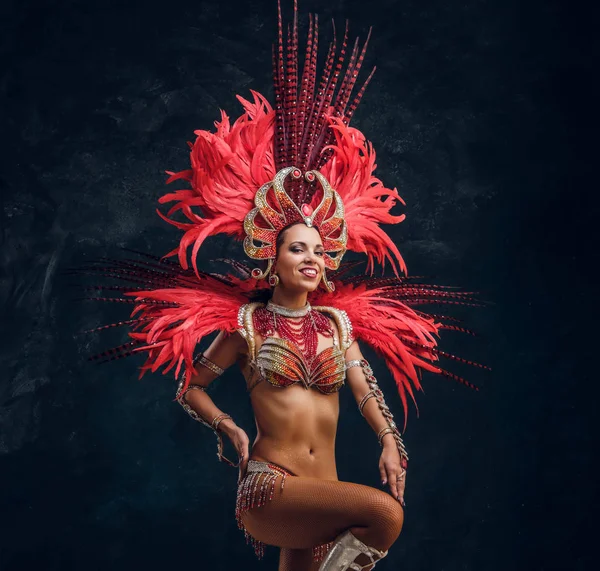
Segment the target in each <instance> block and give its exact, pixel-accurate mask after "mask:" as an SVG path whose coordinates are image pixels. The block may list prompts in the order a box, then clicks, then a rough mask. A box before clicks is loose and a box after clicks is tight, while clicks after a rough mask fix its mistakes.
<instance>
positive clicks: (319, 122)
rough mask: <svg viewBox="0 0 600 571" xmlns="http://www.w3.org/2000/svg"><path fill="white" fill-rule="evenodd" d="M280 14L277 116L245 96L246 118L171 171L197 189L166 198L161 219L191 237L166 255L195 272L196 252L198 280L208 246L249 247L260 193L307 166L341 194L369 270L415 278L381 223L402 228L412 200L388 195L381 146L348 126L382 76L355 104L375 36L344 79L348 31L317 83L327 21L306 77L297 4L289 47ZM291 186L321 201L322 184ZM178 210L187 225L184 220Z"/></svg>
mask: <svg viewBox="0 0 600 571" xmlns="http://www.w3.org/2000/svg"><path fill="white" fill-rule="evenodd" d="M278 9H279V11H278V36H277V37H278V41H277V45H276V46H274V47H273V64H274V68H273V82H274V92H275V109H273V108H272V107H271V106H270V104H269V103H268V102H267V100H266V99H265V98H264V97H263V96H262V95H260V94H259V93H257V92H255V91H252V101H247V100H246V99H243V98H242V97H239V96H238V100H239V101H240V102H241V103H242V106H243V108H244V114H243V115H241V116H240V117H238V118H237V119H236V120H235V121H234V122H233V124H231V123H230V120H229V117H228V116H227V114H225V113H224V112H221V120H220V121H218V122H216V123H215V127H216V129H215V131H214V132H210V131H206V130H199V131H196V140H195V142H194V143H193V144H190V146H191V153H190V158H191V169H188V170H185V171H182V172H179V173H169V174H170V175H171V176H170V177H169V179H168V181H167V182H168V183H172V182H175V181H180V180H183V181H185V182H187V183H188V185H189V187H190V188H188V189H182V190H176V191H174V192H170V193H168V194H166V195H164V196H163V197H162V198H161V199H160V200H159V202H160V203H161V204H166V203H174V205H173V206H172V207H171V208H170V210H169V211H168V212H167V213H166V214H162V213H161V212H159V215H160V216H161V217H162V218H163V219H164V220H166V221H167V222H169V223H170V224H173V225H174V226H176V227H177V228H179V229H181V230H183V231H184V235H183V237H182V238H181V241H180V244H179V247H178V248H177V249H175V250H172V251H171V252H169V253H168V254H167V255H166V257H169V256H174V255H176V254H178V256H179V262H180V264H181V266H182V267H183V268H185V269H187V268H188V261H187V250H188V248H189V247H190V246H191V247H192V251H191V261H192V267H193V268H194V271H195V272H196V273H197V272H198V268H197V266H196V256H197V253H198V250H199V248H200V247H201V246H202V244H203V243H204V241H205V240H206V239H207V238H208V237H210V236H214V235H216V234H227V235H229V236H233V237H234V238H236V239H238V240H242V239H243V238H244V236H245V233H244V229H243V221H244V217H245V216H246V214H247V213H248V212H249V211H250V210H251V209H252V208H253V206H254V204H253V200H254V196H255V194H256V192H257V191H258V189H259V188H260V187H261V186H262V185H263V184H265V183H267V182H269V181H271V180H272V179H273V178H274V176H275V174H276V173H277V172H278V171H280V170H281V169H282V168H285V167H288V166H297V167H299V168H300V169H301V170H302V171H307V170H311V169H317V168H318V169H319V170H320V171H321V172H322V173H323V175H324V176H325V177H326V178H327V179H328V180H329V182H330V183H331V184H332V186H333V188H334V189H335V190H337V191H338V193H339V194H340V196H341V197H342V200H343V202H344V207H345V212H346V221H347V226H348V229H349V236H348V244H347V246H348V249H350V250H354V251H356V252H362V253H364V254H366V255H367V257H368V262H369V263H368V265H367V271H371V272H372V271H373V269H374V266H375V264H376V263H378V264H381V265H383V266H385V263H386V262H389V263H390V264H391V266H392V268H393V270H394V272H395V273H396V275H398V274H399V273H401V272H406V267H405V265H404V262H403V260H402V256H401V255H400V252H399V251H398V248H397V247H396V245H395V244H394V243H393V242H392V240H391V239H390V238H389V236H387V234H386V233H385V232H384V230H383V229H381V228H380V225H381V224H397V223H399V222H401V221H402V220H403V219H404V215H393V214H391V213H390V211H391V209H392V208H393V207H394V206H395V205H396V204H397V203H398V202H400V203H403V202H402V199H401V198H400V196H399V194H398V192H397V191H396V189H389V188H386V187H385V186H384V185H383V183H382V182H381V181H380V180H379V179H378V178H377V177H375V176H374V174H373V173H374V170H375V167H376V165H375V152H374V151H373V147H372V145H371V144H370V143H369V142H367V141H366V139H365V137H364V135H363V134H362V133H361V132H360V131H358V130H357V129H354V128H351V127H349V126H348V123H349V121H350V118H351V116H352V114H353V113H354V110H355V109H356V106H357V105H358V102H359V101H360V98H361V97H362V94H363V93H364V89H365V87H366V84H367V83H368V82H369V81H370V79H371V77H372V73H371V75H369V77H368V78H367V80H366V82H365V83H364V84H363V86H362V87H361V89H360V90H359V93H358V94H357V95H356V96H355V97H354V99H353V100H352V103H350V101H351V98H352V92H353V88H354V87H355V85H356V81H357V78H358V74H359V72H360V68H361V66H362V63H363V61H364V57H365V51H366V47H367V43H368V41H369V37H370V32H369V37H367V41H366V42H365V43H364V45H363V46H362V49H361V48H360V46H359V43H358V40H356V41H355V42H354V47H353V49H352V51H351V53H350V57H349V61H348V64H347V68H346V71H345V73H342V69H343V66H344V63H345V60H346V46H347V43H348V25H347V24H346V29H345V33H344V38H343V40H342V44H341V48H340V51H339V53H338V50H337V49H336V39H335V36H334V39H333V42H332V43H331V45H330V48H329V51H328V54H327V58H326V62H325V67H324V70H323V72H322V74H321V77H320V80H319V81H318V82H317V73H316V62H317V45H318V37H317V35H318V21H317V17H316V16H314V17H313V16H311V18H310V21H309V29H308V37H307V43H306V49H305V52H304V58H305V60H304V66H303V69H302V74H301V77H300V79H299V77H298V73H299V71H298V70H299V69H300V66H299V65H298V52H299V47H298V21H297V7H296V3H294V18H293V23H292V26H291V27H289V28H288V33H287V34H286V37H287V42H286V45H285V46H284V41H283V37H284V34H283V22H282V18H281V8H280V7H278ZM340 77H341V78H342V79H341V85H339V86H338V83H339V80H340ZM317 84H318V85H317ZM289 184H290V188H289V189H288V190H289V192H290V195H291V196H292V198H293V199H294V200H295V201H296V203H297V204H298V206H300V205H301V204H302V203H304V202H306V203H310V202H311V200H313V202H314V201H315V200H317V198H316V197H315V192H316V190H317V188H318V185H316V184H315V183H310V182H308V181H305V180H304V179H301V180H296V181H290V183H289ZM177 212H181V214H183V216H184V217H185V218H186V219H187V221H180V220H176V219H174V218H173V215H174V214H175V213H177Z"/></svg>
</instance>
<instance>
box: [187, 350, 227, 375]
mask: <svg viewBox="0 0 600 571" xmlns="http://www.w3.org/2000/svg"><path fill="white" fill-rule="evenodd" d="M197 363H200V364H201V365H202V366H204V367H206V368H207V369H209V370H211V371H212V372H213V373H214V374H215V375H217V377H219V376H221V375H222V374H223V373H224V372H225V369H222V368H221V367H219V365H217V364H216V363H213V362H212V361H211V360H210V359H209V358H207V357H205V356H204V354H200V355H196V357H195V359H194V365H196V364H197Z"/></svg>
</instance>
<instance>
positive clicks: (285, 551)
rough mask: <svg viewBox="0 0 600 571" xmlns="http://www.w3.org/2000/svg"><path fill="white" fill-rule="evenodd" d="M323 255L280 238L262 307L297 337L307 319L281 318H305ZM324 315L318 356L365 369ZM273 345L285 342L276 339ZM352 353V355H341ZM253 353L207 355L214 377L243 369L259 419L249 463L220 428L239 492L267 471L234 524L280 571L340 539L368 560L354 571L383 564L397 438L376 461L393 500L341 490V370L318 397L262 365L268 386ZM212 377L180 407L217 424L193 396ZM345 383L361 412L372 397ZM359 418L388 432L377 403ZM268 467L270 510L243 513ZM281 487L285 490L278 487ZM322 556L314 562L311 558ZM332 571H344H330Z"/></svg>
mask: <svg viewBox="0 0 600 571" xmlns="http://www.w3.org/2000/svg"><path fill="white" fill-rule="evenodd" d="M323 255H324V251H323V244H322V240H321V237H320V235H319V232H318V231H317V230H316V229H315V228H309V227H307V226H306V225H304V224H294V225H292V226H290V227H288V228H287V229H285V230H284V231H282V232H280V234H279V238H278V243H277V257H276V261H275V264H274V271H273V274H272V275H274V276H277V278H278V280H277V285H276V286H275V287H274V289H273V295H272V297H271V300H270V301H269V304H268V305H267V308H270V309H271V311H272V312H273V313H274V315H276V319H277V320H280V321H289V322H291V323H290V325H291V327H294V326H297V325H298V324H299V323H300V322H301V321H302V320H303V319H306V318H307V317H306V316H304V317H297V318H294V317H287V316H286V311H285V310H286V309H289V310H292V311H297V310H303V309H304V308H305V307H306V306H307V303H308V302H307V294H308V293H309V292H312V291H314V290H315V289H316V288H317V286H318V284H319V282H320V280H321V277H322V275H323V272H324V260H323ZM272 281H273V280H272ZM312 311H315V310H312ZM320 315H322V316H325V321H326V327H327V329H328V330H323V331H322V332H321V333H318V334H317V337H318V342H317V348H316V353H317V355H320V354H322V353H323V352H325V351H329V352H331V349H332V348H334V347H335V346H338V347H339V357H338V356H337V355H336V356H335V357H337V358H339V359H340V360H341V362H342V365H343V364H344V362H346V363H348V362H352V361H360V360H362V359H363V356H362V354H361V352H360V349H359V347H358V344H357V342H356V341H353V342H350V340H347V341H346V342H345V343H344V344H341V343H340V341H341V340H342V336H341V335H340V329H339V327H340V326H339V324H338V323H336V321H335V319H334V318H332V317H331V315H329V314H328V313H327V311H326V310H325V311H323V312H321V313H320ZM342 327H343V326H342ZM247 333H248V332H245V334H247ZM331 333H333V335H331ZM272 336H273V338H281V334H280V332H279V331H277V330H275V331H273V333H272ZM267 339H269V338H265V337H263V336H262V335H261V334H260V333H259V332H255V333H254V338H253V341H254V344H255V345H254V346H255V349H254V350H253V352H254V353H255V354H257V355H260V353H261V346H262V345H263V344H264V343H265V341H267ZM348 343H350V345H349V346H348V347H346V346H345V345H346V344H348ZM250 346H251V344H249V343H247V340H245V339H244V337H243V336H242V335H240V334H238V333H234V334H231V335H225V334H220V335H219V336H218V337H217V338H216V339H215V341H214V342H213V343H212V345H211V346H210V347H209V348H208V350H207V351H206V352H205V353H204V357H205V359H209V360H210V362H211V363H213V364H214V365H216V367H218V369H217V371H218V372H220V370H223V369H227V368H228V367H230V366H231V365H233V364H234V363H238V364H239V366H240V368H241V369H242V371H243V373H244V376H245V378H246V383H247V387H248V390H249V391H250V396H251V403H252V408H253V411H254V415H255V418H256V425H257V428H258V434H257V437H256V440H255V441H254V444H253V445H252V451H251V453H249V440H248V436H247V435H246V433H245V432H244V430H243V429H242V428H240V427H239V426H237V425H236V424H235V422H234V421H233V419H231V418H230V417H227V418H223V420H222V421H221V422H220V423H219V429H220V430H222V431H223V432H224V433H225V434H226V435H227V436H228V437H229V439H230V440H231V442H232V444H233V445H234V447H235V449H236V450H237V452H238V454H239V458H240V468H239V469H240V484H239V485H240V490H242V489H243V488H244V485H245V480H246V479H247V478H248V476H249V475H251V474H256V473H257V472H251V473H250V474H248V472H247V469H248V464H249V463H250V466H251V469H252V470H265V471H264V472H262V473H260V472H258V474H259V479H260V481H257V482H255V483H254V485H253V486H252V489H251V490H250V492H249V494H247V496H248V495H249V496H250V497H244V494H243V493H240V494H239V497H238V517H239V519H240V522H241V524H242V525H243V527H244V528H245V529H246V531H247V533H248V534H249V535H250V536H252V537H253V538H254V539H255V540H258V541H259V542H263V543H267V544H270V545H277V546H280V547H281V548H282V549H281V559H280V566H279V569H280V571H283V570H286V571H301V570H302V571H308V570H313V569H318V568H319V567H318V562H312V563H311V560H312V559H313V547H315V546H319V545H324V544H328V543H330V542H333V541H334V540H335V538H336V537H338V536H340V535H341V534H342V533H343V532H348V533H349V534H352V535H353V536H354V538H356V539H355V540H354V544H353V545H356V546H358V548H360V549H362V550H364V554H363V555H362V557H359V559H358V560H357V562H358V563H359V564H363V565H365V566H364V567H352V568H354V569H356V568H364V569H370V568H371V566H368V565H367V563H369V562H371V563H372V562H374V561H376V560H377V559H379V558H381V557H383V556H384V555H385V553H386V552H387V550H388V549H389V548H390V546H391V545H392V543H393V542H394V541H395V540H396V538H397V537H398V535H399V534H400V530H401V528H402V521H403V512H402V507H401V506H400V503H403V498H404V485H405V475H406V470H405V469H404V468H402V467H401V463H400V462H401V458H400V453H399V451H398V448H397V446H396V442H395V440H394V437H393V434H392V433H391V432H387V433H386V434H384V435H383V436H382V438H381V443H382V445H383V452H382V454H381V459H380V461H379V470H380V473H381V479H382V483H383V484H386V483H387V484H388V486H389V490H390V493H391V496H390V495H389V494H386V493H384V492H382V491H380V490H377V489H375V488H371V487H368V486H362V485H358V484H351V483H347V482H340V481H338V478H337V470H336V463H335V454H334V449H335V435H336V430H337V422H338V416H339V396H338V393H337V391H338V390H339V389H340V388H341V385H343V383H344V376H345V372H344V370H343V368H342V369H340V370H339V371H337V372H335V374H333V375H331V374H329V375H326V379H325V381H326V384H325V386H324V387H322V386H321V387H318V388H315V386H314V383H315V381H314V380H313V379H311V380H310V381H309V382H312V386H310V385H309V386H307V385H305V384H303V381H305V379H301V380H299V381H296V382H294V384H290V386H285V387H284V386H282V385H275V386H274V385H273V384H272V380H273V379H272V375H269V374H268V373H269V372H270V371H269V370H268V369H269V367H268V364H267V365H266V367H267V369H266V370H267V374H266V375H265V376H264V377H263V376H262V375H261V373H260V370H259V369H260V368H261V367H260V366H259V367H256V366H252V362H253V358H252V357H251V355H250V354H249V352H250V351H249V347H250ZM306 351H307V348H306V347H304V351H303V354H304V355H303V356H304V357H305V359H306V360H307V361H308V363H310V360H309V359H310V357H309V356H308V355H306ZM307 357H308V358H307ZM312 359H313V360H314V357H312ZM259 362H260V357H259ZM264 366H265V365H263V371H265V369H264ZM216 377H217V373H216V372H215V370H214V368H208V367H206V366H205V367H201V368H199V372H198V374H197V375H195V376H194V377H193V378H192V380H191V384H190V385H189V387H188V388H187V390H186V392H185V396H182V397H180V399H181V400H185V402H186V403H187V404H188V406H189V407H191V409H192V410H193V411H195V413H196V414H197V415H199V416H200V417H202V418H203V419H205V420H206V421H209V420H212V419H215V418H219V417H221V418H222V417H223V414H224V413H223V412H222V411H221V410H220V409H219V408H218V407H217V406H216V405H215V403H214V402H213V401H212V399H211V398H210V396H208V394H206V393H205V392H204V391H203V390H193V389H195V388H200V387H202V388H206V387H207V386H208V385H209V384H210V383H211V382H212V381H213V380H214V379H215V378H216ZM306 380H308V379H306ZM347 382H348V384H349V386H350V388H351V389H352V392H353V394H354V397H355V399H356V401H357V403H360V402H361V401H362V399H363V398H364V396H365V395H366V394H368V393H369V391H370V387H369V384H368V383H367V380H366V378H365V375H364V373H363V372H362V370H361V368H360V367H352V368H350V369H348V372H347ZM319 389H321V390H319ZM323 389H324V392H322V391H323ZM362 413H363V415H364V416H365V418H366V419H367V421H368V422H369V424H370V425H371V427H372V428H373V430H374V431H375V432H376V433H379V432H380V431H381V430H384V429H386V428H387V427H388V422H387V420H386V418H385V417H384V416H383V414H382V412H381V411H380V409H379V407H378V406H377V403H376V400H375V399H369V400H368V401H367V402H366V403H365V405H364V407H363V408H362ZM268 464H272V465H275V466H276V467H277V468H276V469H280V470H281V472H282V473H281V474H276V475H275V479H276V481H275V482H270V483H269V485H271V486H272V487H273V488H274V491H275V493H274V497H273V500H272V502H267V503H263V504H262V505H260V507H258V506H257V507H253V508H247V507H246V508H242V507H241V506H240V505H239V504H240V502H241V501H242V499H244V501H245V502H246V504H245V505H246V506H249V505H251V504H256V503H259V502H258V496H259V495H260V486H261V484H263V482H264V480H265V479H266V478H270V479H272V477H271V476H270V473H269V471H268V470H269V469H268V466H267V465H268ZM284 478H285V485H284V486H283V487H282V486H281V483H282V482H281V481H282V480H283V479H284ZM352 535H350V536H349V539H350V538H352ZM359 541H360V543H359ZM361 543H362V545H361ZM318 551H319V550H318V549H317V553H316V554H315V555H316V556H317V558H318ZM323 568H327V569H329V567H323ZM334 568H335V569H338V568H339V569H341V568H342V567H331V569H334Z"/></svg>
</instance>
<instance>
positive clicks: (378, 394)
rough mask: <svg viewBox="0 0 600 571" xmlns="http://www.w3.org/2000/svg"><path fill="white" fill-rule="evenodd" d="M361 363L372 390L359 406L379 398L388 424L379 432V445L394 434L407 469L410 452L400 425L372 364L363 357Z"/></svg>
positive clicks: (402, 462)
mask: <svg viewBox="0 0 600 571" xmlns="http://www.w3.org/2000/svg"><path fill="white" fill-rule="evenodd" d="M349 363H352V366H356V365H355V364H354V361H350V362H349ZM349 363H346V368H348V365H349ZM359 364H360V367H361V368H362V370H363V373H364V375H365V378H366V380H367V383H368V385H369V389H370V391H369V392H368V393H367V394H366V395H365V396H364V397H363V399H362V400H361V402H360V404H359V408H360V406H361V405H362V406H363V407H364V404H365V402H367V400H368V399H369V398H371V396H374V397H375V399H376V400H377V404H378V405H379V410H380V411H381V414H382V415H383V418H385V420H386V422H387V424H388V425H387V426H386V427H384V428H382V429H381V430H380V431H379V433H378V434H377V440H378V441H379V445H380V446H383V443H382V439H383V437H384V436H385V435H386V434H393V435H394V440H395V441H396V447H397V448H398V452H400V461H401V465H402V467H403V468H405V469H406V467H407V466H408V454H407V452H406V447H405V446H404V442H403V441H402V437H401V436H400V431H399V430H398V427H397V426H396V423H395V422H394V417H393V415H392V413H391V412H390V409H389V408H388V406H387V404H386V402H385V399H384V398H383V392H382V391H381V389H380V388H379V385H378V383H377V379H376V378H375V375H374V374H373V369H371V366H370V365H369V363H368V361H366V360H365V359H361V360H360V361H359ZM370 393H372V394H371V396H369V395H370ZM360 411H361V414H362V408H361V409H360ZM363 416H364V415H363Z"/></svg>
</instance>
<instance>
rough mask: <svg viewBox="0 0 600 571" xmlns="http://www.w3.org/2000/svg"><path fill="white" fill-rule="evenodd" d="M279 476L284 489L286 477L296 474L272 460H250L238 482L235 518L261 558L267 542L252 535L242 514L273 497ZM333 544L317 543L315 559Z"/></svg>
mask: <svg viewBox="0 0 600 571" xmlns="http://www.w3.org/2000/svg"><path fill="white" fill-rule="evenodd" d="M278 476H281V484H280V489H281V490H283V489H284V486H285V480H286V478H287V477H288V476H294V474H292V473H291V472H288V471H287V470H286V469H285V468H282V467H281V466H278V465H277V464H273V463H272V462H259V461H257V460H249V461H248V469H247V471H246V474H245V476H244V477H243V478H242V479H241V480H240V482H239V484H238V490H237V498H236V503H235V519H236V521H237V524H238V528H239V529H241V530H243V531H244V536H245V538H246V543H249V544H251V545H252V547H253V548H254V553H255V554H256V556H257V557H258V558H259V559H262V557H263V556H264V553H265V544H264V543H263V542H262V541H259V540H258V539H256V538H254V537H252V536H251V535H250V533H249V532H248V530H247V529H246V528H245V526H244V523H243V522H242V514H243V513H244V512H247V511H249V510H251V509H260V508H261V507H262V506H264V505H265V504H266V503H267V502H270V501H271V500H272V499H273V495H274V493H275V484H276V480H277V477H278ZM332 545H333V542H329V543H323V544H321V545H315V546H314V547H313V559H314V561H321V559H323V557H325V555H326V553H327V552H328V551H329V549H330V548H331V546H332Z"/></svg>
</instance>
